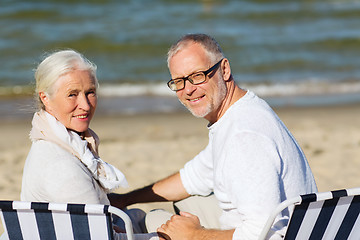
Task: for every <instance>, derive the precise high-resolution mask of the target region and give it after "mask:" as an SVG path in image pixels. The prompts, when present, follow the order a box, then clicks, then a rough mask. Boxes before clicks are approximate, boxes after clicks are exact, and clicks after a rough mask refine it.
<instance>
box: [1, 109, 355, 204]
mask: <svg viewBox="0 0 360 240" xmlns="http://www.w3.org/2000/svg"><path fill="white" fill-rule="evenodd" d="M275 111H276V112H277V113H278V115H279V116H280V118H281V119H282V120H283V122H284V123H285V125H286V126H287V127H288V128H289V129H290V131H291V132H292V134H293V135H294V136H295V138H296V139H297V140H298V142H299V144H300V146H301V147H302V148H303V150H304V152H305V155H306V156H307V158H308V161H309V163H310V166H311V168H312V170H313V173H314V175H315V179H316V182H317V185H318V188H319V191H328V190H333V189H340V188H351V187H359V186H360V178H359V170H360V122H359V119H360V104H349V105H341V106H324V107H297V108H294V107H282V108H275ZM30 127H31V117H29V116H27V117H25V118H17V119H14V120H12V121H2V124H1V125H0V132H1V133H2V138H1V140H0V141H1V144H0V150H1V155H0V172H1V174H0V196H1V199H13V200H18V199H20V190H21V176H22V169H23V166H24V161H25V158H26V156H27V153H28V151H29V148H30V145H31V143H30V140H29V139H28V133H29V131H30ZM91 128H92V129H93V130H94V131H95V132H96V133H97V134H98V135H99V136H100V139H101V145H100V155H101V157H102V159H104V160H105V161H108V162H109V163H111V164H113V165H115V166H117V167H118V168H119V169H121V170H122V171H123V172H124V173H125V175H126V176H127V179H128V182H129V184H130V188H129V189H119V190H118V191H117V192H123V191H127V190H130V189H134V188H138V187H142V186H144V185H146V184H149V183H151V182H154V181H156V180H158V179H160V178H162V177H165V176H167V175H169V174H171V173H173V172H175V171H177V170H178V169H179V168H181V167H182V166H183V165H184V163H185V162H186V161H188V160H190V159H191V158H192V157H194V156H195V155H196V154H197V153H198V152H199V151H200V150H202V149H203V148H204V147H205V146H206V144H207V141H208V131H207V128H206V121H205V120H203V119H197V118H195V117H193V116H192V115H191V114H190V113H188V112H186V111H181V112H178V113H162V114H135V115H111V116H109V115H106V114H105V115H102V114H98V113H97V115H96V116H95V118H94V119H93V122H92V125H91ZM162 206H165V208H170V205H169V204H167V205H166V204H165V205H164V204H145V205H139V207H141V208H143V209H144V210H146V211H148V210H150V209H151V208H154V207H162Z"/></svg>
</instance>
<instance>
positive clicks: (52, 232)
mask: <svg viewBox="0 0 360 240" xmlns="http://www.w3.org/2000/svg"><path fill="white" fill-rule="evenodd" d="M109 208H113V207H110V206H107V205H92V204H59V203H42V202H41V203H40V202H20V201H0V209H1V219H2V222H3V225H4V230H5V235H7V236H8V238H9V239H10V240H12V239H16V240H22V239H24V240H26V239H46V240H48V239H58V240H61V239H64V240H65V239H66V240H71V239H74V240H86V239H113V237H114V235H113V229H112V221H111V220H112V217H111V212H110V211H109ZM117 210H119V209H117ZM120 217H122V216H120Z"/></svg>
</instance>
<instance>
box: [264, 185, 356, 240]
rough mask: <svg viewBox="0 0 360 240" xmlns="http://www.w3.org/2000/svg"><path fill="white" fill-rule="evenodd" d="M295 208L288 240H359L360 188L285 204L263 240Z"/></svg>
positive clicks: (273, 218)
mask: <svg viewBox="0 0 360 240" xmlns="http://www.w3.org/2000/svg"><path fill="white" fill-rule="evenodd" d="M289 206H294V208H293V209H294V210H293V212H292V214H291V216H290V221H289V225H288V227H287V231H286V234H285V238H284V239H285V240H294V239H296V240H309V239H311V240H321V239H322V240H355V239H356V240H359V239H360V216H359V212H360V188H352V189H343V190H337V191H331V192H323V193H311V194H306V195H301V196H298V197H296V198H293V199H289V200H286V201H284V202H282V203H281V204H280V205H279V206H278V207H277V208H276V209H275V210H274V212H273V214H272V215H271V216H270V217H269V220H268V222H267V223H266V225H265V228H264V229H263V232H262V233H261V236H260V238H259V239H261V240H263V239H266V236H267V234H268V232H269V230H270V228H271V226H272V224H273V222H274V220H275V217H276V216H277V215H278V214H279V213H280V212H281V211H282V210H284V209H285V208H288V207H289Z"/></svg>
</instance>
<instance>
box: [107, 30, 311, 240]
mask: <svg viewBox="0 0 360 240" xmlns="http://www.w3.org/2000/svg"><path fill="white" fill-rule="evenodd" d="M168 67H169V71H170V73H171V77H172V79H171V80H170V81H169V82H168V86H169V88H170V89H171V90H173V91H175V93H176V95H177V97H178V98H179V100H180V102H181V103H182V104H183V105H184V106H185V107H186V108H187V109H188V110H189V111H190V112H191V113H192V114H193V115H194V116H196V117H202V118H205V119H206V120H207V121H208V122H209V124H208V129H209V143H208V145H207V147H206V148H205V149H204V150H203V151H201V152H200V153H199V154H198V155H197V156H195V158H193V159H192V160H190V161H189V162H187V163H186V164H185V166H184V167H183V168H182V169H181V170H180V171H179V172H177V173H175V174H174V175H171V176H169V177H167V178H165V179H162V180H160V181H158V182H156V183H154V184H151V185H149V186H146V187H144V188H142V189H138V190H135V191H132V192H129V193H127V194H123V195H113V196H112V197H111V198H110V199H111V200H112V203H113V204H114V205H115V206H119V207H124V206H128V205H131V204H133V203H141V202H153V201H180V200H183V199H186V198H188V197H190V196H193V195H200V196H208V195H210V194H212V193H213V195H212V196H214V199H215V200H216V204H217V205H218V207H220V209H221V214H220V216H219V219H218V220H219V225H218V226H215V227H212V228H211V229H210V228H206V227H203V226H202V223H201V221H200V220H199V218H200V219H204V221H206V220H207V219H206V217H203V216H197V215H194V212H191V210H190V211H186V210H187V209H180V210H181V211H180V214H179V215H174V216H172V217H171V218H170V219H169V220H168V221H166V220H164V223H163V224H162V225H161V224H160V225H161V226H159V228H158V229H157V230H158V232H160V233H163V234H164V236H165V238H169V239H172V240H176V239H182V240H184V239H192V240H196V239H219V240H220V239H221V240H224V239H246V240H249V239H257V237H258V236H259V234H260V232H261V230H262V228H263V226H264V224H265V222H266V220H267V218H268V216H269V215H270V213H271V211H272V210H273V209H274V208H275V207H276V206H277V205H278V204H279V203H280V202H282V201H284V200H285V199H287V198H291V197H294V196H297V195H299V194H306V193H310V192H316V191H317V188H316V184H315V180H314V177H313V174H312V172H311V169H310V167H309V165H308V162H307V160H306V157H305V155H304V153H303V151H302V150H301V148H300V146H299V145H298V143H297V142H296V140H295V139H294V137H293V136H292V135H291V133H290V132H289V130H288V129H287V128H286V127H285V125H284V124H283V122H282V121H281V120H280V119H279V117H278V116H277V115H276V114H275V112H274V111H273V110H272V109H271V108H270V107H269V106H268V104H267V103H266V102H265V101H264V100H262V99H260V98H259V97H257V96H256V95H255V94H254V93H253V92H251V91H249V90H245V89H242V88H240V87H238V86H237V84H236V83H235V81H234V79H233V76H232V74H231V69H230V63H229V60H228V59H227V58H226V57H225V56H224V54H223V52H222V50H221V48H220V46H219V44H218V43H217V42H216V40H215V39H214V38H212V37H211V36H208V35H206V34H188V35H185V36H183V37H182V38H181V39H180V40H178V41H177V42H176V43H175V44H174V45H172V46H171V48H170V50H169V52H168ZM169 157H171V156H169ZM204 199H205V201H204V202H206V201H207V200H206V199H207V198H204ZM199 201H200V202H199ZM201 201H202V200H201V199H200V200H198V199H197V200H194V201H190V202H188V203H187V205H189V206H190V209H191V205H192V204H194V205H197V206H200V208H203V209H202V211H199V215H201V212H203V213H205V215H206V214H208V213H211V212H213V211H216V206H215V207H214V206H209V205H208V204H202V203H201ZM216 204H215V205H216ZM184 210H185V211H184ZM155 213H156V211H155ZM150 215H151V216H152V219H153V220H154V219H155V220H156V216H157V215H156V214H153V213H151V214H150ZM160 215H161V214H159V215H158V216H159V217H160ZM154 216H155V217H154ZM208 218H209V217H208ZM288 219H289V213H288V212H283V213H282V214H279V216H277V219H276V224H275V225H274V227H273V229H272V230H273V231H272V235H271V236H269V237H270V239H282V237H283V233H284V231H285V226H286V224H287V221H288ZM153 220H147V222H150V223H151V222H155V220H154V221H153Z"/></svg>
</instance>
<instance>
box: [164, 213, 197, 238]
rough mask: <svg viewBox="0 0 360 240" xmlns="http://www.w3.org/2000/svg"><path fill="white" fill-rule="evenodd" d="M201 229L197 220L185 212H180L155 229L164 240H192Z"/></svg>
mask: <svg viewBox="0 0 360 240" xmlns="http://www.w3.org/2000/svg"><path fill="white" fill-rule="evenodd" d="M202 229H203V227H202V226H201V225H200V221H199V218H198V217H197V216H195V215H192V214H190V213H187V212H180V215H174V216H172V217H171V219H170V220H169V221H167V222H166V224H163V225H161V227H159V228H158V229H157V231H158V232H159V233H160V234H163V235H164V238H165V239H166V237H169V239H171V240H177V239H179V240H188V239H189V240H194V239H196V237H197V235H198V234H200V231H201V230H202Z"/></svg>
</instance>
